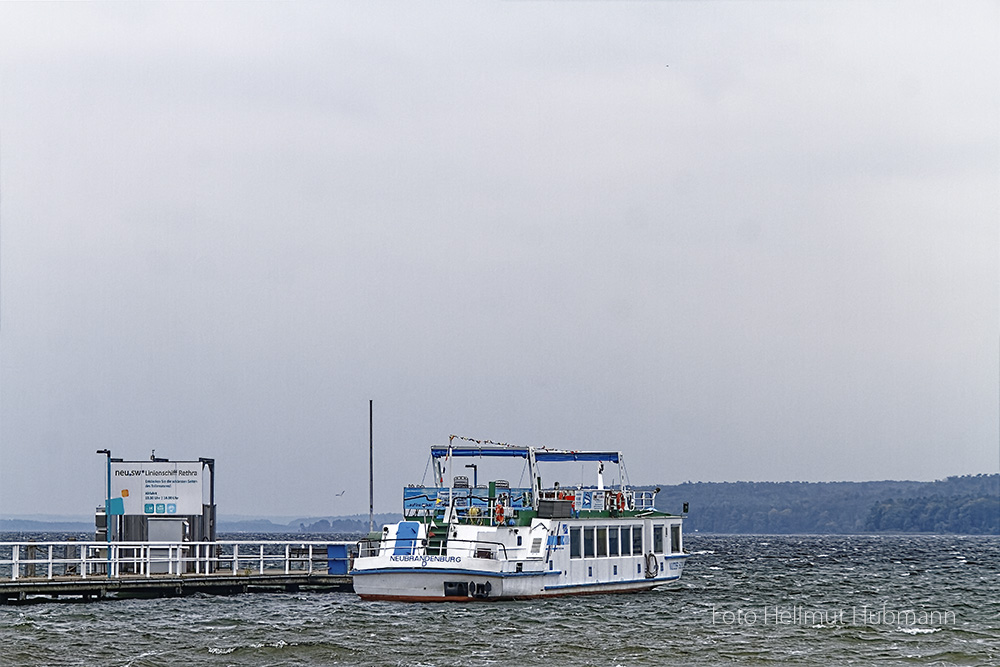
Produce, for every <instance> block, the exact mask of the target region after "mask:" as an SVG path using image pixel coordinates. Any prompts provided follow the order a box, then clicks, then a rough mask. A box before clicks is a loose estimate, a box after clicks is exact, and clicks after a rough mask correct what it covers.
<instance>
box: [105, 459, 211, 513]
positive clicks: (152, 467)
mask: <svg viewBox="0 0 1000 667" xmlns="http://www.w3.org/2000/svg"><path fill="white" fill-rule="evenodd" d="M207 475H208V473H207V471H206V470H205V469H204V465H203V464H202V463H201V462H181V461H178V462H174V461H165V462H161V461H148V462H141V461H119V462H112V464H111V497H112V498H115V499H117V498H121V499H122V504H123V506H124V510H125V514H126V515H139V516H149V515H154V516H155V515H169V514H201V513H202V503H203V500H202V495H203V491H202V489H203V486H204V483H205V482H206V480H205V477H206V476H207Z"/></svg>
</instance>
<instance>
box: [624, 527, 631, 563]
mask: <svg viewBox="0 0 1000 667" xmlns="http://www.w3.org/2000/svg"><path fill="white" fill-rule="evenodd" d="M631 555H632V527H631V526H622V556H631Z"/></svg>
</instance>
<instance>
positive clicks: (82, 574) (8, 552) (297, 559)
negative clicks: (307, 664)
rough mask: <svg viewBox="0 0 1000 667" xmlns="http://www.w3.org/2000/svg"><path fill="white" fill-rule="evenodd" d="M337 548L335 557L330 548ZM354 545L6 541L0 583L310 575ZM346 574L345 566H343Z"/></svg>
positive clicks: (0, 553)
mask: <svg viewBox="0 0 1000 667" xmlns="http://www.w3.org/2000/svg"><path fill="white" fill-rule="evenodd" d="M333 545H340V546H339V548H338V549H337V552H338V554H337V556H331V555H330V550H329V547H331V546H333ZM354 545H356V542H330V541H324V542H304V541H295V542H291V541H275V540H256V541H249V540H223V541H216V542H112V543H111V544H110V545H109V544H108V543H107V542H78V541H64V542H4V543H0V581H18V580H24V579H50V580H54V579H60V580H66V579H88V578H95V577H104V578H108V577H110V578H125V577H127V578H136V577H140V578H141V577H147V578H152V577H156V576H161V575H174V576H179V575H185V574H197V575H211V574H227V575H239V574H245V575H251V574H260V575H262V574H291V573H297V574H313V573H317V574H319V573H323V574H325V573H327V572H332V570H333V568H332V566H331V564H332V562H333V561H349V559H350V550H351V549H352V548H353V547H354ZM342 565H343V567H342V568H341V569H343V571H344V573H346V572H347V571H348V570H349V562H346V563H343V564H342Z"/></svg>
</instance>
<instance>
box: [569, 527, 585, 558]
mask: <svg viewBox="0 0 1000 667" xmlns="http://www.w3.org/2000/svg"><path fill="white" fill-rule="evenodd" d="M582 556H583V545H582V543H581V541H580V529H579V528H570V529H569V557H570V558H580V557H582Z"/></svg>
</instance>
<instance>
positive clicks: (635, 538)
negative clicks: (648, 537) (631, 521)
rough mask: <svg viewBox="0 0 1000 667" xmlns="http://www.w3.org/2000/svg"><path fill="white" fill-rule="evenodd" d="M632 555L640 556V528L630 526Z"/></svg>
mask: <svg viewBox="0 0 1000 667" xmlns="http://www.w3.org/2000/svg"><path fill="white" fill-rule="evenodd" d="M632 553H633V554H635V555H640V554H642V526H632Z"/></svg>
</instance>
